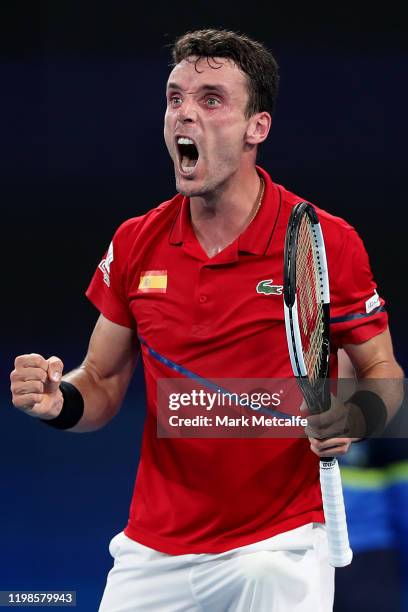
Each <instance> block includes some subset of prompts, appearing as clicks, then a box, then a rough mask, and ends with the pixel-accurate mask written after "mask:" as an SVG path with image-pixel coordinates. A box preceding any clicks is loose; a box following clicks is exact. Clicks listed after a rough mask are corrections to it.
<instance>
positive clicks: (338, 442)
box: [305, 395, 365, 457]
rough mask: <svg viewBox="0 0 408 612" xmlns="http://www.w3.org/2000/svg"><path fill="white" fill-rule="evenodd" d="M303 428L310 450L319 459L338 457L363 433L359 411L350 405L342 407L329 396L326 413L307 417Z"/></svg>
mask: <svg viewBox="0 0 408 612" xmlns="http://www.w3.org/2000/svg"><path fill="white" fill-rule="evenodd" d="M307 420H308V425H307V427H306V428H305V431H306V434H307V435H308V438H309V441H310V448H311V449H312V451H313V452H314V453H315V454H316V455H318V456H319V457H338V456H340V455H344V454H345V453H347V451H348V450H349V448H350V446H351V444H352V442H357V441H358V440H360V439H361V438H362V437H363V435H364V431H365V421H364V418H363V417H362V415H361V413H360V411H358V410H356V409H355V407H354V406H352V405H346V406H345V405H344V404H343V402H342V401H340V400H339V399H338V398H337V397H335V396H334V395H331V405H330V408H329V409H328V410H327V411H326V412H322V413H321V414H314V415H310V416H308V417H307Z"/></svg>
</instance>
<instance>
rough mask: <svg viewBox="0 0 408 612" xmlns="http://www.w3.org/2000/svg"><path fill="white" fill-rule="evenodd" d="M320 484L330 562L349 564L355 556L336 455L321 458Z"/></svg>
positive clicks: (336, 565)
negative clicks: (351, 546) (349, 533)
mask: <svg viewBox="0 0 408 612" xmlns="http://www.w3.org/2000/svg"><path fill="white" fill-rule="evenodd" d="M320 486H321V489H322V498H323V510H324V516H325V520H326V532H327V542H328V546H329V563H330V565H331V566H333V567H344V566H345V565H349V564H350V563H351V560H352V558H353V551H352V550H351V548H350V544H349V538H348V532H347V521H346V511H345V508H344V498H343V487H342V484H341V475H340V468H339V464H338V461H337V459H336V458H335V457H325V458H321V459H320Z"/></svg>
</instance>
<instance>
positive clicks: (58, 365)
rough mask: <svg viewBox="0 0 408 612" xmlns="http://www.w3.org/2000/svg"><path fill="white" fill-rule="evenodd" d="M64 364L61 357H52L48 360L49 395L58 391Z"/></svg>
mask: <svg viewBox="0 0 408 612" xmlns="http://www.w3.org/2000/svg"><path fill="white" fill-rule="evenodd" d="M63 369H64V364H63V363H62V361H61V359H60V358H59V357H50V358H49V359H48V371H47V375H48V380H47V391H48V392H49V393H55V392H56V391H57V390H58V387H59V384H60V382H61V377H62V372H63Z"/></svg>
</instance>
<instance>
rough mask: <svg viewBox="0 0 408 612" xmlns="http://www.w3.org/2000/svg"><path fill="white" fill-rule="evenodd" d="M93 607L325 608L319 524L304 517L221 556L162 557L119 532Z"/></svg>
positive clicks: (146, 610) (210, 611)
mask: <svg viewBox="0 0 408 612" xmlns="http://www.w3.org/2000/svg"><path fill="white" fill-rule="evenodd" d="M109 551H110V553H111V555H112V557H113V558H114V566H113V568H112V569H111V571H110V572H109V574H108V579H107V583H106V588H105V592H104V594H103V598H102V601H101V605H100V608H99V612H331V610H332V609H333V598H334V570H333V568H332V567H330V565H329V563H328V555H327V540H326V533H325V528H324V526H323V525H321V524H319V523H309V524H308V525H303V526H302V527H298V528H297V529H293V530H291V531H287V532H286V533H282V534H279V535H277V536H274V537H272V538H269V539H267V540H262V541H261V542H256V543H255V544H250V545H249V546H242V547H240V548H235V549H233V550H229V551H227V552H223V553H220V554H199V555H197V554H194V555H193V554H192V555H167V554H164V553H161V552H158V551H157V550H153V549H152V548H148V547H147V546H143V545H142V544H139V543H138V542H135V541H134V540H131V539H130V538H128V537H127V536H125V535H124V533H123V532H121V533H119V534H118V535H116V536H115V537H114V538H113V539H112V541H111V542H110V545H109Z"/></svg>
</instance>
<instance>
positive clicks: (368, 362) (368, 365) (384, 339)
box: [343, 327, 403, 379]
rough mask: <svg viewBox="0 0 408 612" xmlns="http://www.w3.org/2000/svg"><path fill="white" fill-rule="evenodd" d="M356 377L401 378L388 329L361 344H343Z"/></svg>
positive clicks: (401, 374)
mask: <svg viewBox="0 0 408 612" xmlns="http://www.w3.org/2000/svg"><path fill="white" fill-rule="evenodd" d="M343 348H344V350H345V351H346V353H347V355H348V356H349V358H350V360H351V363H352V364H353V367H354V369H355V371H356V375H357V378H384V379H387V378H401V377H402V376H403V372H402V370H401V368H400V366H399V365H398V363H397V361H396V359H395V356H394V350H393V347H392V340H391V335H390V332H389V329H388V327H387V329H386V330H385V331H383V332H382V333H381V334H378V335H376V336H374V337H373V338H370V339H369V340H366V341H365V342H362V343H361V344H344V346H343Z"/></svg>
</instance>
